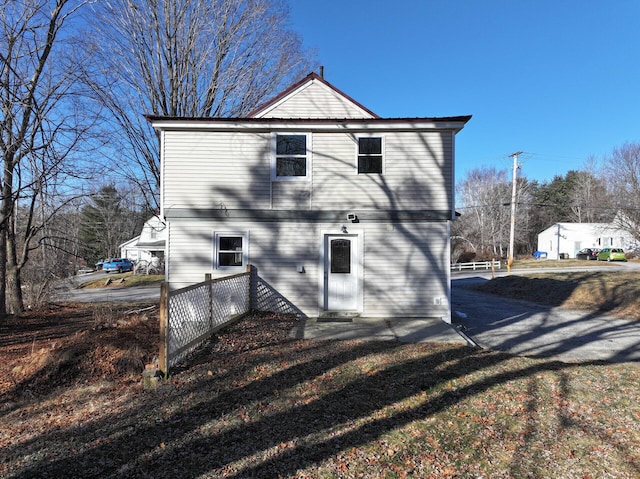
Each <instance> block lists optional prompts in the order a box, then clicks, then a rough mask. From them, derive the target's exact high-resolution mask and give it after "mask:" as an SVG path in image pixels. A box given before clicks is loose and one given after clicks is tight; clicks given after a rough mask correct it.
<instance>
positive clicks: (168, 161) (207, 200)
mask: <svg viewBox="0 0 640 479" xmlns="http://www.w3.org/2000/svg"><path fill="white" fill-rule="evenodd" d="M269 139H270V135H269V134H261V133H251V134H247V133H242V132H216V133H211V132H197V131H181V132H175V131H167V132H165V133H164V159H163V162H164V163H163V176H164V178H163V179H164V183H163V205H164V207H165V208H192V209H198V208H220V209H225V208H228V209H237V208H259V209H268V208H269V207H270V189H269V188H270V169H269V168H270V166H269V165H270V153H271V151H270V142H269Z"/></svg>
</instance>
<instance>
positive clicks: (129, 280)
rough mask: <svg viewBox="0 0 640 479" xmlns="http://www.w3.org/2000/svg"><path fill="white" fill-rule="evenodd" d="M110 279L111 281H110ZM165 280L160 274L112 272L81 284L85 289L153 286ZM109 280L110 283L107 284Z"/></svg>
mask: <svg viewBox="0 0 640 479" xmlns="http://www.w3.org/2000/svg"><path fill="white" fill-rule="evenodd" d="M109 280H110V281H109ZM162 281H164V275H159V274H147V275H145V274H139V275H134V274H133V273H131V272H129V273H111V274H109V275H107V277H103V278H100V279H94V280H90V281H86V282H84V283H82V285H80V288H83V289H95V288H105V287H110V288H113V287H131V286H151V285H155V284H160V283H162ZM107 282H109V284H107Z"/></svg>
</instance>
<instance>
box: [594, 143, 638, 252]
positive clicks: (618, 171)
mask: <svg viewBox="0 0 640 479" xmlns="http://www.w3.org/2000/svg"><path fill="white" fill-rule="evenodd" d="M605 165H606V166H605V168H604V170H603V177H604V178H605V181H606V182H607V187H608V189H609V194H610V198H611V202H612V205H613V206H614V207H615V211H617V215H616V216H615V219H616V221H617V223H618V224H617V226H618V227H620V228H622V229H624V230H626V231H627V232H629V233H630V234H631V235H632V236H633V238H634V239H635V240H636V241H640V143H625V144H624V145H622V146H620V147H618V148H615V149H614V150H613V152H612V153H611V155H610V156H609V158H608V159H607V162H606V163H605ZM613 219H614V218H611V220H613Z"/></svg>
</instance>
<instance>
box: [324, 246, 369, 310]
mask: <svg viewBox="0 0 640 479" xmlns="http://www.w3.org/2000/svg"><path fill="white" fill-rule="evenodd" d="M359 265H360V251H359V248H358V236H357V235H345V234H338V235H331V234H326V235H325V236H324V309H325V311H352V312H353V311H358V305H359V293H360V292H359V290H358V285H359V281H358V278H359V270H360V267H359Z"/></svg>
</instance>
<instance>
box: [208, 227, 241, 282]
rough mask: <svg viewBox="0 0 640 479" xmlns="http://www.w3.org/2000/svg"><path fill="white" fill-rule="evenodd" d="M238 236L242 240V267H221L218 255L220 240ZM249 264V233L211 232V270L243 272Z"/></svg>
mask: <svg viewBox="0 0 640 479" xmlns="http://www.w3.org/2000/svg"><path fill="white" fill-rule="evenodd" d="M229 236H240V237H241V238H242V265H240V266H221V265H220V261H219V257H218V253H220V252H221V250H220V238H226V237H229ZM248 264H249V232H248V231H214V232H213V270H214V271H233V272H244V270H245V269H246V268H247V265H248Z"/></svg>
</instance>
